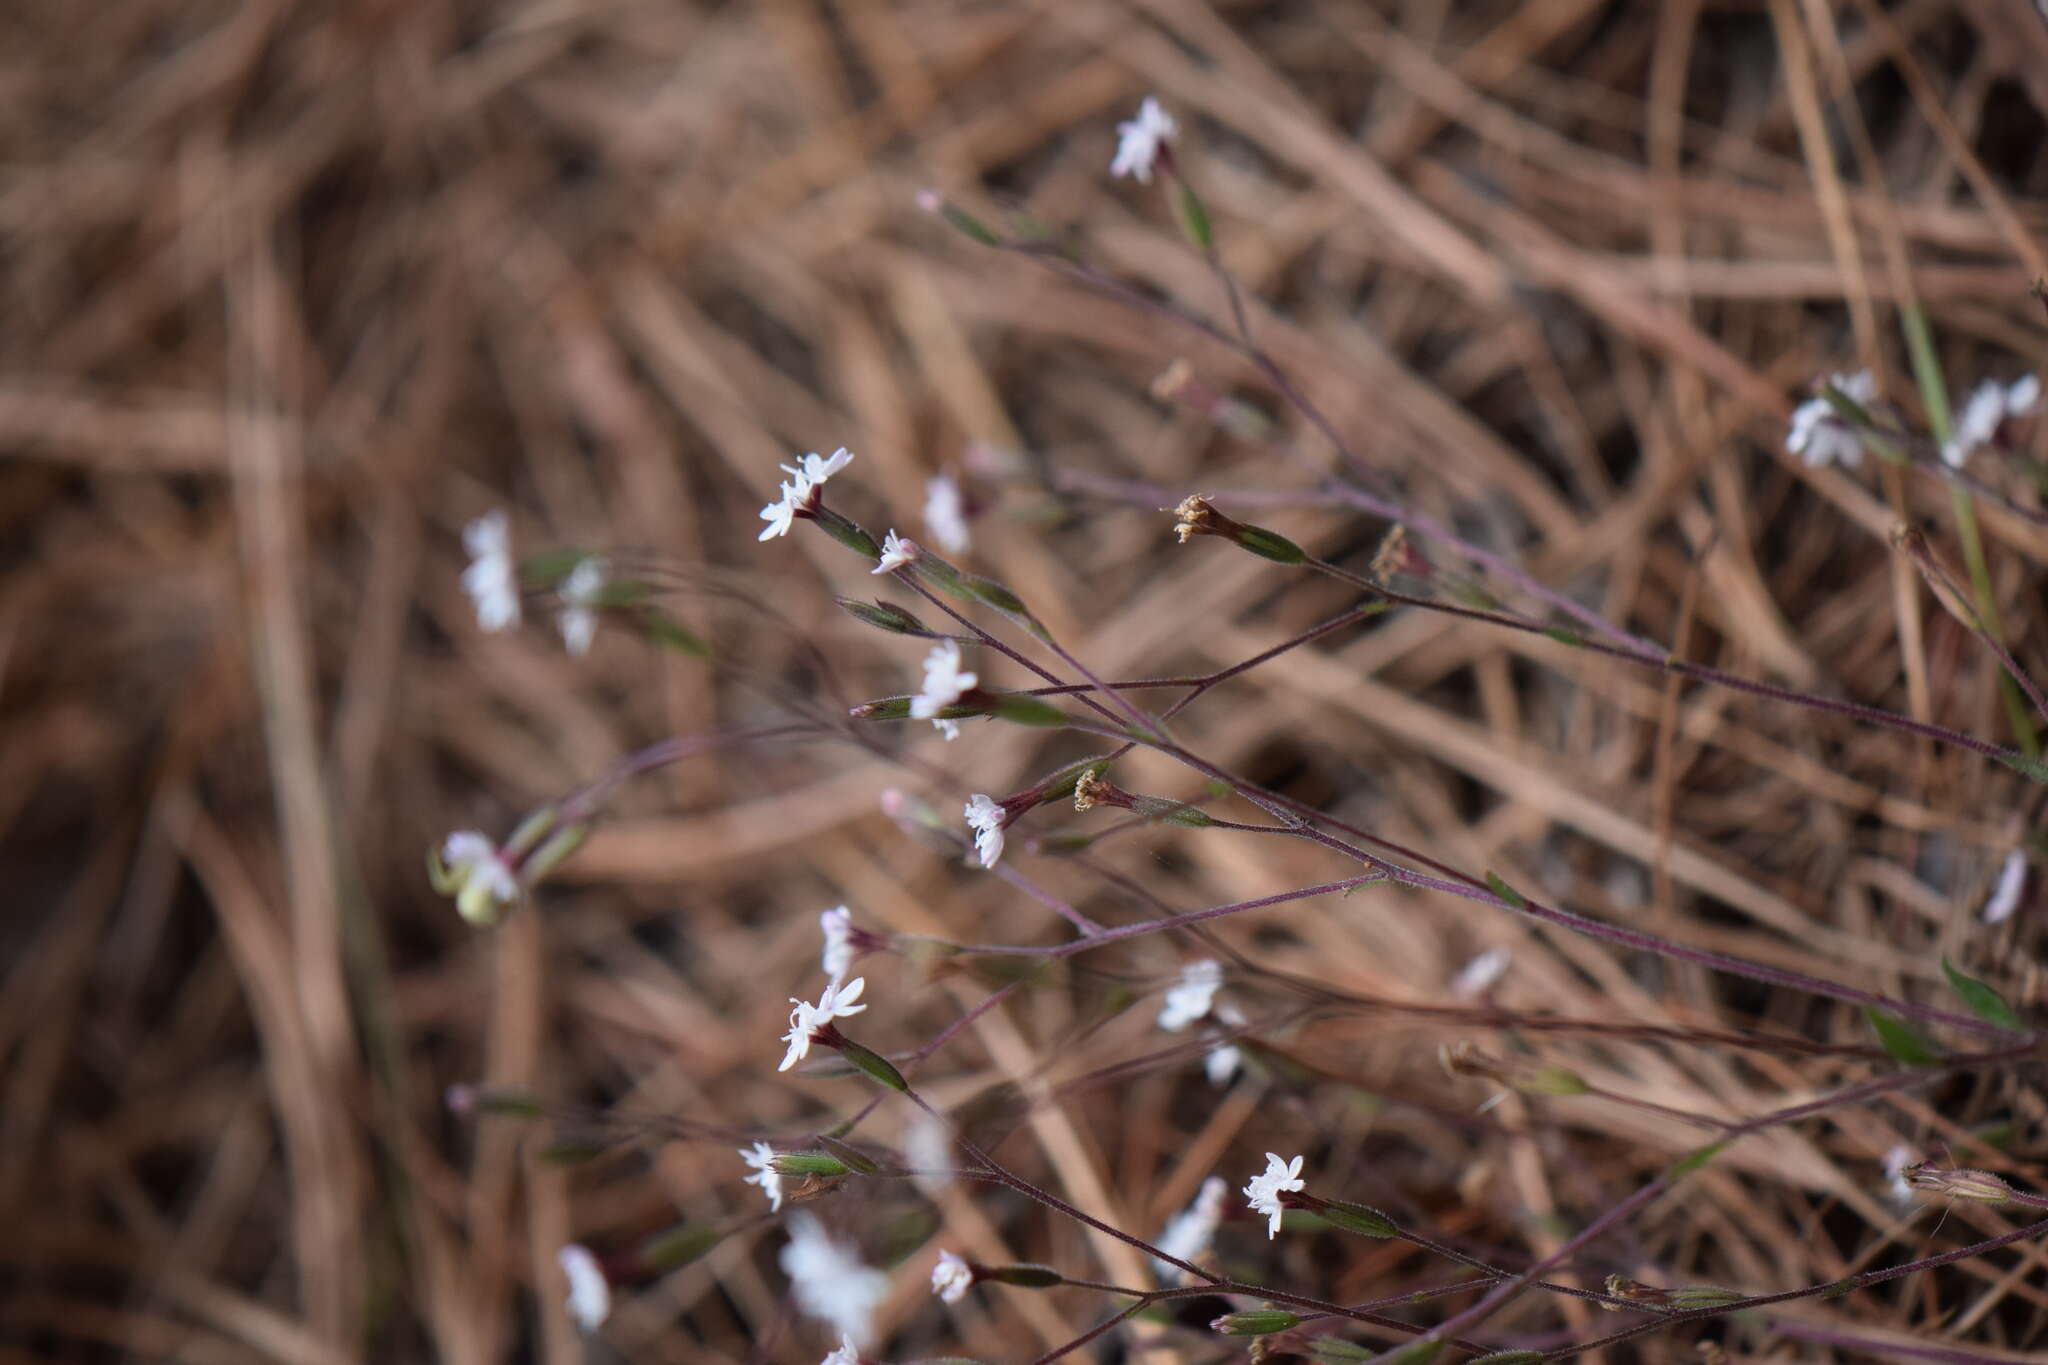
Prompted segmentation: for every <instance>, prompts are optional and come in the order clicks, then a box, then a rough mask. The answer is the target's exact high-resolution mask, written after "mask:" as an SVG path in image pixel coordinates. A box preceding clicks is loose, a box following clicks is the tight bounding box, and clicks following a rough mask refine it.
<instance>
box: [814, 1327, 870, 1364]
mask: <svg viewBox="0 0 2048 1365" xmlns="http://www.w3.org/2000/svg"><path fill="white" fill-rule="evenodd" d="M818 1365H860V1347H859V1346H857V1345H855V1344H854V1340H853V1338H852V1337H850V1336H846V1335H845V1334H843V1333H842V1334H841V1335H840V1338H839V1349H838V1350H836V1351H833V1352H832V1353H831V1354H830V1355H828V1356H826V1357H825V1358H824V1359H823V1360H821V1361H819V1362H818Z"/></svg>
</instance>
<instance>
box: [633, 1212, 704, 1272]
mask: <svg viewBox="0 0 2048 1365" xmlns="http://www.w3.org/2000/svg"><path fill="white" fill-rule="evenodd" d="M724 1237H725V1234H724V1233H723V1232H721V1231H720V1230H719V1229H718V1228H717V1227H715V1226H713V1225H712V1224H709V1223H678V1224H676V1225H675V1226H674V1227H672V1228H669V1229H668V1230H666V1231H664V1232H657V1233H655V1234H654V1235H653V1236H652V1237H649V1238H648V1239H647V1240H646V1241H644V1242H642V1243H641V1244H640V1263H641V1264H642V1265H644V1266H646V1267H647V1268H648V1269H649V1270H652V1271H656V1272H659V1273H666V1272H668V1271H671V1270H675V1269H678V1268H679V1267H682V1266H686V1265H688V1264H689V1263H690V1262H692V1261H694V1260H696V1259H697V1258H698V1257H699V1256H702V1255H703V1254H704V1253H705V1252H707V1251H709V1250H711V1248H713V1247H715V1246H717V1245H718V1244H719V1242H720V1241H722V1240H723V1239H724Z"/></svg>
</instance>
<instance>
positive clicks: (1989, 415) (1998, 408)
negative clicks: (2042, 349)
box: [1941, 374, 2041, 469]
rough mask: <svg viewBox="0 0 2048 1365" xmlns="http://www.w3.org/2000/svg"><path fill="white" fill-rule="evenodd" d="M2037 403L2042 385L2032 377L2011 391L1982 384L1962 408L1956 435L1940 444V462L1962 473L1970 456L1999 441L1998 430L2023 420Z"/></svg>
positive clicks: (1987, 382) (1991, 382) (1994, 383)
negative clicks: (2009, 420)
mask: <svg viewBox="0 0 2048 1365" xmlns="http://www.w3.org/2000/svg"><path fill="white" fill-rule="evenodd" d="M2040 401H2041V381H2040V380H2039V379H2038V378H2037V377H2035V376H2034V375H2031V374H2030V375H2023V376H2022V377H2020V378H2019V379H2016V380H2014V381H2013V383H2012V385H2011V386H2010V387H2008V386H2006V385H2003V384H2000V383H1999V382H1998V381H1997V380H1995V379H1987V380H1985V381H1984V382H1983V383H1982V384H1979V385H1978V386H1977V387H1976V389H1975V390H1974V391H1973V392H1972V393H1971V394H1970V400H1969V401H1968V402H1967V403H1965V404H1963V414H1962V416H1961V417H1959V418H1957V419H1956V429H1955V431H1954V432H1953V433H1952V434H1951V435H1950V436H1949V438H1948V440H1946V441H1944V442H1942V446H1941V458H1942V459H1943V460H1944V461H1945V462H1946V463H1947V464H1948V465H1949V467H1950V468H1952V469H1961V468H1962V467H1963V465H1964V464H1965V463H1966V462H1967V461H1968V460H1969V458H1970V456H1972V455H1974V454H1975V453H1976V452H1977V451H1978V450H1980V449H1981V448H1983V447H1984V446H1988V445H1990V444H1991V443H1992V442H1993V441H1994V440H1996V439H1997V438H1998V429H1999V428H2000V427H2002V426H2004V425H2005V423H2006V421H2007V420H2008V419H2010V418H2014V417H2025V416H2026V415H2027V414H2028V413H2030V412H2032V411H2033V410H2034V409H2035V407H2037V406H2038V405H2039V404H2040Z"/></svg>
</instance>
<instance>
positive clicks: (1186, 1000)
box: [1159, 957, 1223, 1033]
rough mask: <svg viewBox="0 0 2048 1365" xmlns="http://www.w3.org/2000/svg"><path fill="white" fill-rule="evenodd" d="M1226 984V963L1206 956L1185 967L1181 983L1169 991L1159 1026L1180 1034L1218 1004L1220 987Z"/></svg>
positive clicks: (1181, 975)
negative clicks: (1224, 966) (1224, 981)
mask: <svg viewBox="0 0 2048 1365" xmlns="http://www.w3.org/2000/svg"><path fill="white" fill-rule="evenodd" d="M1222 984H1223V964H1222V963H1220V962H1218V961H1216V960H1215V959H1214V958H1209V957H1205V958H1203V959H1202V960H1201V961H1200V962H1190V963H1189V964H1188V965H1187V966H1185V967H1183V968H1181V973H1180V980H1179V981H1178V982H1177V983H1175V985H1174V986H1173V987H1172V989H1170V990H1168V991H1167V992H1166V1003H1165V1004H1164V1005H1162V1006H1161V1007H1160V1010H1159V1027H1161V1028H1163V1029H1165V1030H1166V1031H1167V1032H1168V1033H1179V1032H1180V1031H1181V1030H1182V1029H1184V1028H1186V1027H1187V1026H1188V1025H1189V1024H1192V1023H1194V1022H1195V1020H1197V1019H1199V1018H1201V1017H1202V1016H1203V1015H1205V1014H1207V1013H1208V1012H1209V1007H1210V1006H1211V1005H1213V1004H1215V1003H1216V988H1217V987H1218V986H1221V985H1222Z"/></svg>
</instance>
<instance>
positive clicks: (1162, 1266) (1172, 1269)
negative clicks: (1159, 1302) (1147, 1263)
mask: <svg viewBox="0 0 2048 1365" xmlns="http://www.w3.org/2000/svg"><path fill="white" fill-rule="evenodd" d="M1229 1193H1230V1186H1229V1185H1228V1184H1227V1183H1225V1181H1224V1179H1223V1177H1222V1176H1220V1175H1212V1176H1210V1177H1209V1178H1208V1179H1207V1180H1204V1181H1203V1182H1202V1188H1201V1191H1200V1192H1199V1193H1198V1194H1196V1195H1195V1202H1194V1203H1192V1204H1190V1205H1188V1206H1187V1207H1186V1208H1185V1209H1182V1210H1181V1211H1180V1212H1179V1213H1177V1214H1175V1215H1174V1216H1173V1220H1172V1221H1171V1222H1169V1223H1168V1224H1167V1225H1166V1231H1164V1232H1162V1233H1160V1234H1159V1241H1158V1242H1157V1243H1156V1244H1155V1245H1157V1246H1158V1248H1159V1249H1160V1250H1161V1251H1163V1252H1165V1253H1166V1254H1167V1255H1169V1256H1171V1257H1173V1258H1174V1259H1175V1260H1180V1261H1193V1260H1194V1259H1195V1258H1196V1257H1197V1256H1200V1255H1201V1254H1202V1253H1203V1252H1205V1251H1207V1250H1208V1249H1209V1243H1210V1241H1211V1240H1212V1239H1213V1238H1214V1237H1215V1236H1216V1228H1217V1226H1218V1225H1219V1224H1220V1223H1222V1221H1223V1200H1224V1197H1225V1196H1226V1195H1228V1194H1229ZM1152 1265H1153V1268H1154V1269H1156V1270H1157V1271H1158V1272H1159V1275H1160V1278H1161V1279H1164V1280H1166V1281H1168V1282H1169V1283H1171V1282H1176V1281H1178V1280H1179V1278H1180V1277H1182V1276H1184V1275H1186V1274H1187V1272H1186V1271H1184V1270H1182V1269H1181V1268H1180V1267H1179V1266H1176V1265H1170V1264H1168V1263H1167V1262H1165V1261H1162V1260H1160V1259H1158V1258H1157V1257H1154V1258H1153V1260H1152Z"/></svg>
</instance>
